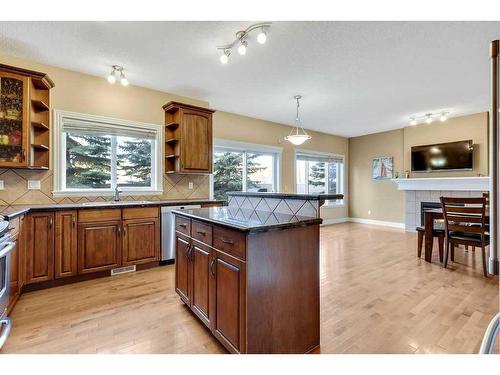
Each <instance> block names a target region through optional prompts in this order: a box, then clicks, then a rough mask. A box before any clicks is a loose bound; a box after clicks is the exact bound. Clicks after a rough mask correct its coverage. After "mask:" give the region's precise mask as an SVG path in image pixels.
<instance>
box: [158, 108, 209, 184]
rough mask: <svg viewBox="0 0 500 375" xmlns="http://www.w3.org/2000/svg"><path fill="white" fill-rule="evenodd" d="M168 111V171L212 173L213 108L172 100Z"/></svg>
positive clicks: (166, 128)
mask: <svg viewBox="0 0 500 375" xmlns="http://www.w3.org/2000/svg"><path fill="white" fill-rule="evenodd" d="M163 109H164V110H165V173H207V174H208V173H212V114H213V113H214V112H215V111H213V110H211V109H207V108H202V107H197V106H193V105H189V104H183V103H178V102H169V103H167V104H165V105H164V106H163Z"/></svg>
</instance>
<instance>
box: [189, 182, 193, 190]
mask: <svg viewBox="0 0 500 375" xmlns="http://www.w3.org/2000/svg"><path fill="white" fill-rule="evenodd" d="M188 189H191V190H193V183H192V182H191V181H189V183H188Z"/></svg>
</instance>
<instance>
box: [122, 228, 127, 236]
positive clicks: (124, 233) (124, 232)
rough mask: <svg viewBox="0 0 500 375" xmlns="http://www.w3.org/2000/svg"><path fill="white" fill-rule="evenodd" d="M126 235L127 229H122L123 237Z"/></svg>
mask: <svg viewBox="0 0 500 375" xmlns="http://www.w3.org/2000/svg"><path fill="white" fill-rule="evenodd" d="M126 234H127V227H123V235H124V236H125V235H126Z"/></svg>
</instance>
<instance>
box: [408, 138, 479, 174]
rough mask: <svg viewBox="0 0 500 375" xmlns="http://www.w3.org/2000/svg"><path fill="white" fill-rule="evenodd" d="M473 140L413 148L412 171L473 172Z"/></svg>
mask: <svg viewBox="0 0 500 375" xmlns="http://www.w3.org/2000/svg"><path fill="white" fill-rule="evenodd" d="M472 153H473V146H472V140H468V141H458V142H449V143H440V144H435V145H425V146H413V147H412V148H411V171H412V172H434V171H458V170H472Z"/></svg>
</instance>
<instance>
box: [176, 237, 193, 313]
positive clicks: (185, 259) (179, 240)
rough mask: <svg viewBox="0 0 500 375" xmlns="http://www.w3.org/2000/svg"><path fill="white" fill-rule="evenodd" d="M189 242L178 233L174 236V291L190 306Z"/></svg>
mask: <svg viewBox="0 0 500 375" xmlns="http://www.w3.org/2000/svg"><path fill="white" fill-rule="evenodd" d="M190 252H191V243H190V240H189V239H187V238H185V237H182V236H180V235H178V234H176V236H175V291H176V292H177V294H178V295H179V296H180V297H181V300H182V301H183V302H184V303H185V304H186V305H188V306H190V307H191V273H192V270H191V268H192V267H191V261H190Z"/></svg>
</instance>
